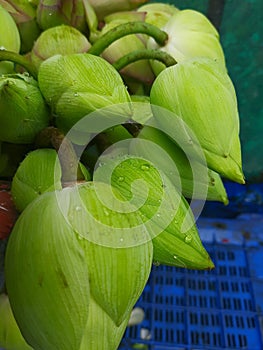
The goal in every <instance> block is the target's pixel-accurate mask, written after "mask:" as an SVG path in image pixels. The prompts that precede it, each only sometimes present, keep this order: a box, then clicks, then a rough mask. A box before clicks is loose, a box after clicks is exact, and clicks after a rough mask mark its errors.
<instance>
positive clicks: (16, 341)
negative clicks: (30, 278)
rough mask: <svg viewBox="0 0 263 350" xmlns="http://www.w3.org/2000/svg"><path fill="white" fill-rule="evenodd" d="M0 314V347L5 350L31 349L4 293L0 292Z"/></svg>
mask: <svg viewBox="0 0 263 350" xmlns="http://www.w3.org/2000/svg"><path fill="white" fill-rule="evenodd" d="M0 315H1V317H0V346H1V348H4V349H5V350H30V349H31V350H32V348H31V346H29V345H28V344H27V343H26V341H25V339H24V338H23V336H22V334H21V332H20V330H19V328H18V326H17V323H16V320H15V318H14V316H13V313H12V310H11V307H10V303H9V299H8V296H7V295H6V294H0Z"/></svg>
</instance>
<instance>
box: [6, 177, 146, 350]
mask: <svg viewBox="0 0 263 350" xmlns="http://www.w3.org/2000/svg"><path fill="white" fill-rule="evenodd" d="M97 191H99V192H98V193H103V195H105V196H106V198H103V199H107V198H109V194H110V193H111V187H110V186H109V185H106V184H105V185H104V184H101V185H100V184H98V183H97V184H94V183H85V184H82V185H77V186H74V187H68V188H64V189H63V190H61V191H55V192H48V193H44V194H43V195H42V196H40V197H39V198H37V199H36V200H34V201H33V202H32V203H31V204H30V205H28V207H27V208H26V209H25V210H24V211H23V212H22V214H21V215H20V217H19V219H18V221H17V222H16V224H15V227H14V229H13V231H12V234H11V236H10V239H9V241H8V246H7V250H6V260H5V275H6V287H7V291H8V294H9V298H10V303H11V306H12V309H13V312H14V315H15V318H16V320H17V322H18V325H19V328H20V329H21V331H22V333H23V335H24V337H25V339H26V340H27V342H28V343H29V344H31V346H32V347H33V348H37V349H40V350H42V349H43V350H44V349H51V350H53V349H59V350H64V349H66V350H72V349H79V348H80V346H81V343H82V341H84V340H83V337H86V336H85V334H89V336H87V339H86V340H85V341H87V342H89V344H92V346H93V348H94V349H99V348H100V347H99V346H98V344H101V343H102V339H104V343H105V344H106V343H107V342H108V343H109V344H113V343H115V342H117V340H118V342H119V341H120V339H116V337H117V335H118V334H117V335H116V334H114V335H113V333H112V330H116V327H115V328H114V327H113V326H114V324H115V325H116V326H117V327H120V330H118V329H119V328H117V330H118V332H119V337H120V336H121V335H122V333H123V331H124V330H123V328H121V327H123V326H125V324H127V322H128V318H129V316H130V313H131V310H132V308H133V306H134V304H135V302H136V301H137V299H138V298H139V296H140V294H141V292H142V290H143V288H144V286H145V284H146V281H147V279H148V276H149V273H150V270H151V263H152V243H151V240H150V238H149V235H148V232H147V231H146V230H145V228H144V226H140V225H139V224H140V223H141V219H140V216H139V215H138V214H137V213H133V212H131V214H130V215H127V213H126V212H125V213H122V212H119V211H116V210H114V208H115V207H113V209H112V210H111V208H109V209H108V207H106V206H105V205H104V204H103V203H102V202H101V200H100V197H98V194H97ZM110 200H111V198H110ZM117 204H118V203H117ZM117 204H116V208H119V206H118V205H117ZM113 205H115V204H114V203H113ZM107 210H109V211H107ZM132 228H134V230H132ZM47 261H48V264H47ZM22 271H23V273H22ZM21 274H22V275H21ZM18 281H19V283H18ZM93 301H94V302H95V303H96V304H94V303H93ZM97 305H98V306H99V307H97ZM72 310H74V312H73V311H72ZM94 310H97V312H98V314H96V313H95V312H94ZM102 311H103V312H104V313H105V315H104V316H103V319H100V322H99V324H98V325H97V322H95V320H97V317H99V316H101V314H102ZM106 314H107V316H106ZM96 315H99V316H96ZM109 318H110V319H111V322H110V320H109ZM87 327H88V328H87ZM102 348H103V347H102ZM100 349H101V348H100ZM105 349H109V350H110V349H113V347H112V348H110V347H109V346H108V347H106V348H105Z"/></svg>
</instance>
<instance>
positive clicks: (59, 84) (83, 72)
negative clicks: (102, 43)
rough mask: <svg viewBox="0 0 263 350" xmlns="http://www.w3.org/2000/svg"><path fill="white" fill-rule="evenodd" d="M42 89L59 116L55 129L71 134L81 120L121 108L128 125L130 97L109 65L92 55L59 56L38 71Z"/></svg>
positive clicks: (51, 59)
mask: <svg viewBox="0 0 263 350" xmlns="http://www.w3.org/2000/svg"><path fill="white" fill-rule="evenodd" d="M38 81H39V87H40V90H41V92H42V93H43V95H44V97H45V99H46V101H47V103H48V104H49V105H50V106H51V108H52V110H53V112H54V114H55V115H56V121H55V122H56V125H57V126H58V127H59V128H60V129H61V130H63V131H68V130H70V129H71V128H72V126H73V125H75V123H77V122H78V121H79V120H80V119H81V118H82V117H84V116H86V115H87V114H89V113H90V112H92V111H95V110H99V109H100V108H103V107H106V106H109V105H115V104H116V105H117V104H122V105H121V106H120V108H119V109H118V108H117V107H116V112H118V111H119V113H120V115H124V117H123V120H124V121H126V120H127V119H128V118H129V117H128V116H129V115H131V110H130V105H129V103H126V102H130V96H129V93H128V92H127V89H126V87H125V85H124V84H123V81H122V79H121V76H120V75H119V73H118V72H117V71H116V70H115V69H114V68H113V67H112V65H111V64H110V63H108V62H107V61H106V60H104V59H103V58H101V57H97V56H94V55H91V54H72V55H67V56H61V55H56V56H53V57H51V58H49V59H47V60H46V61H45V62H43V63H42V64H41V66H40V68H39V74H38Z"/></svg>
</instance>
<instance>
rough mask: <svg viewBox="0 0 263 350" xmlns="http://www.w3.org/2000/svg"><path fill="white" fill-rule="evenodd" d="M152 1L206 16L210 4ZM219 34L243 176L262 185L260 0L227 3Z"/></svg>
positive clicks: (204, 0)
mask: <svg viewBox="0 0 263 350" xmlns="http://www.w3.org/2000/svg"><path fill="white" fill-rule="evenodd" d="M220 1H221V0H218V3H220ZM151 2H166V3H170V4H173V5H175V6H177V7H178V8H179V9H186V8H188V9H194V10H198V11H201V12H203V13H204V14H207V8H208V2H209V1H208V0H173V1H151ZM219 32H220V38H221V43H222V46H223V48H224V51H225V56H226V62H227V67H228V71H229V75H230V77H231V79H232V81H233V83H234V85H235V88H236V93H237V97H238V104H239V115H240V120H241V133H240V137H241V143H242V153H243V169H244V172H245V176H246V178H247V180H248V181H250V182H259V181H260V182H263V108H262V103H263V86H262V85H263V83H262V80H263V65H262V63H263V0H226V1H225V7H224V13H223V17H222V22H221V26H220V28H219Z"/></svg>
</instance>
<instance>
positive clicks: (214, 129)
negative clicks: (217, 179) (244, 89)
mask: <svg viewBox="0 0 263 350" xmlns="http://www.w3.org/2000/svg"><path fill="white" fill-rule="evenodd" d="M150 100H151V103H152V104H153V105H158V106H161V107H163V108H164V112H163V113H162V112H161V109H157V111H156V115H155V118H156V119H157V120H158V122H159V123H160V125H162V127H163V130H164V131H167V134H168V135H169V132H170V131H171V130H172V131H173V132H174V134H175V133H176V134H177V135H178V137H181V140H180V142H182V143H183V144H184V145H185V146H186V147H188V150H190V152H191V148H192V149H194V148H195V149H196V150H197V151H198V152H200V146H199V148H198V146H197V145H196V144H195V142H193V137H196V138H197V140H198V142H199V143H200V145H201V147H202V151H203V152H204V155H205V157H206V160H207V165H208V167H209V168H211V169H213V170H214V171H216V172H218V173H219V174H220V175H222V176H224V177H227V178H229V179H231V180H233V181H237V182H240V183H244V177H243V173H242V168H241V149H240V142H239V137H238V134H239V115H238V108H237V100H236V94H235V89H234V86H233V84H232V81H231V79H230V78H229V76H228V74H227V73H226V72H225V70H223V69H221V68H220V66H219V65H218V64H217V63H216V62H214V61H213V60H210V59H206V58H199V59H193V60H187V61H184V62H182V63H179V64H177V65H175V66H172V67H169V68H167V69H165V70H164V71H163V72H162V73H161V74H160V75H159V76H158V77H157V79H156V80H155V82H154V84H153V86H152V89H151V95H150ZM165 110H166V111H167V110H168V111H171V112H173V113H166V112H165ZM180 119H181V120H182V121H183V123H185V124H186V125H187V127H188V131H186V130H185V127H184V125H182V126H180V122H179V121H180ZM180 127H182V130H181V131H178V129H180ZM177 128H178V129H177ZM176 129H177V130H176ZM189 132H190V133H189ZM191 133H193V135H191ZM176 137H177V136H175V139H176ZM183 138H184V139H183ZM189 140H190V141H189Z"/></svg>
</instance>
